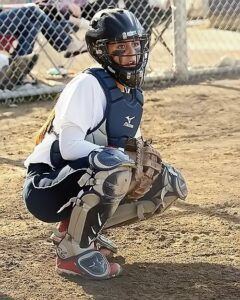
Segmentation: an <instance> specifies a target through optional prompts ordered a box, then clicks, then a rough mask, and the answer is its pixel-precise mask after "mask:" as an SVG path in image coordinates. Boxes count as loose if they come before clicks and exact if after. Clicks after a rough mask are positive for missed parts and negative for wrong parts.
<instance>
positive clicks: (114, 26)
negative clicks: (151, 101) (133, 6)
mask: <svg viewBox="0 0 240 300" xmlns="http://www.w3.org/2000/svg"><path fill="white" fill-rule="evenodd" d="M90 25H91V27H90V29H88V31H87V32H86V42H87V45H88V51H89V53H90V54H91V55H92V57H93V58H94V59H95V60H96V61H97V62H98V63H100V64H101V65H102V67H103V68H104V69H106V70H107V71H108V72H109V73H110V74H111V75H112V76H113V77H114V78H115V79H116V80H117V81H118V82H120V83H121V84H123V85H125V86H128V87H130V88H135V87H138V86H141V84H142V83H143V80H144V73H145V68H146V64H147V60H148V52H149V49H148V47H149V40H148V36H147V34H146V32H145V30H144V29H143V27H142V26H141V24H140V23H139V21H138V19H137V18H136V17H135V16H134V15H133V14H132V13H131V12H129V11H127V10H124V9H119V8H114V9H113V8H108V9H104V10H101V11H99V12H98V13H96V14H95V16H94V17H93V19H92V21H91V24H90ZM132 40H135V41H139V42H140V45H141V49H140V51H139V52H138V53H137V54H134V55H136V56H137V57H138V58H137V60H136V61H137V63H136V65H135V66H123V65H121V64H118V63H116V62H115V61H114V60H113V59H112V57H111V55H110V54H109V53H108V47H107V45H108V43H119V42H121V43H122V42H125V41H132ZM118 56H119V57H123V56H129V55H121V54H119V55H118Z"/></svg>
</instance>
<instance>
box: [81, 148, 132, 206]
mask: <svg viewBox="0 0 240 300" xmlns="http://www.w3.org/2000/svg"><path fill="white" fill-rule="evenodd" d="M89 164H90V167H89V168H88V170H87V172H86V173H85V174H84V175H83V176H82V177H81V178H80V180H79V185H80V187H84V186H90V187H91V190H93V191H94V192H95V193H97V194H98V195H99V196H100V197H101V201H102V203H108V202H116V201H119V200H121V199H122V198H123V197H124V196H125V194H126V193H127V192H128V189H129V186H130V182H131V178H132V169H133V168H134V167H135V162H134V161H133V160H131V159H130V158H129V157H128V155H126V154H124V152H122V151H121V150H118V149H115V148H100V149H97V150H94V151H92V152H91V153H90V155H89Z"/></svg>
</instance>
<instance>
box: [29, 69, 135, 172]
mask: <svg viewBox="0 0 240 300" xmlns="http://www.w3.org/2000/svg"><path fill="white" fill-rule="evenodd" d="M106 105H107V99H106V96H105V94H104V91H103V89H102V87H101V85H100V84H99V82H98V80H97V79H96V78H95V77H94V76H93V75H91V74H87V73H80V74H79V75H78V76H76V77H75V78H74V79H73V80H72V81H70V82H69V83H68V84H67V86H66V87H65V89H64V90H63V92H62V93H61V95H60V97H59V99H58V101H57V103H56V106H55V114H56V115H55V119H54V121H53V127H54V132H52V133H47V134H46V135H45V137H44V139H43V141H42V142H41V143H40V144H39V145H37V146H36V147H35V149H34V151H33V153H32V154H31V155H30V156H29V157H28V158H27V159H26V161H25V163H24V165H25V166H26V167H28V166H29V164H30V163H46V164H48V165H50V166H52V164H51V161H50V148H51V145H52V143H53V142H54V140H56V138H57V137H56V134H57V135H58V136H59V146H60V151H61V155H62V157H63V159H65V160H76V159H78V158H81V157H84V156H87V155H88V154H89V153H90V152H91V151H92V150H94V149H96V148H99V145H96V144H93V143H90V142H88V141H86V140H85V137H86V135H87V132H88V130H92V129H94V128H95V127H97V126H98V124H99V123H100V122H101V121H102V119H103V117H104V113H105V109H106ZM136 136H140V130H138V132H137V134H136Z"/></svg>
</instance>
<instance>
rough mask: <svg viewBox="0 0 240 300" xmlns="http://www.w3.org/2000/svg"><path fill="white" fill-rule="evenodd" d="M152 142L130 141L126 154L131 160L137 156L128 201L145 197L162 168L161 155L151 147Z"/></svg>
mask: <svg viewBox="0 0 240 300" xmlns="http://www.w3.org/2000/svg"><path fill="white" fill-rule="evenodd" d="M151 143H152V141H151V140H147V141H143V140H142V139H141V138H139V139H130V140H129V141H128V142H127V145H126V147H125V152H126V153H127V154H129V156H130V157H131V158H133V156H135V158H134V160H135V164H136V169H134V170H133V176H132V182H131V186H130V189H129V192H128V195H127V199H128V200H137V199H140V198H141V197H143V196H144V195H145V194H146V193H147V192H148V191H149V190H150V188H151V186H152V183H153V181H154V180H155V179H156V178H157V176H158V175H159V173H160V172H161V168H162V159H161V155H160V153H159V152H158V151H157V150H155V149H154V148H153V146H152V145H151Z"/></svg>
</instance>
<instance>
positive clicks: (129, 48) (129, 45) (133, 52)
mask: <svg viewBox="0 0 240 300" xmlns="http://www.w3.org/2000/svg"><path fill="white" fill-rule="evenodd" d="M126 50H127V51H126V52H127V54H128V55H136V54H137V51H136V49H135V47H134V46H133V45H132V43H127V49H126Z"/></svg>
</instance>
